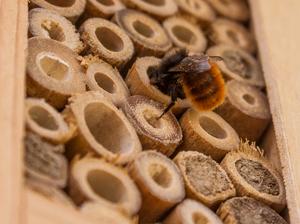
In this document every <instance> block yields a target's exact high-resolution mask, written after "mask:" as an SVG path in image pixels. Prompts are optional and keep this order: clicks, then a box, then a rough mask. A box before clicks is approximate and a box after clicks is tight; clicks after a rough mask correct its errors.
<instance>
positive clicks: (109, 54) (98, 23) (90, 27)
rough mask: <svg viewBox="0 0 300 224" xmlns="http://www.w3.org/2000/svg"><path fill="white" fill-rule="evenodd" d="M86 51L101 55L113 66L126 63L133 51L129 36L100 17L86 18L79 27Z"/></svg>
mask: <svg viewBox="0 0 300 224" xmlns="http://www.w3.org/2000/svg"><path fill="white" fill-rule="evenodd" d="M80 33H81V39H82V40H83V42H84V43H85V44H86V46H87V49H86V51H87V52H89V53H93V54H95V55H97V56H99V57H101V58H102V59H103V60H104V61H106V62H108V63H110V64H111V65H113V66H117V67H121V66H122V65H124V64H126V63H127V62H128V61H129V60H130V59H131V57H132V56H133V53H134V46H133V43H132V41H131V40H130V38H129V37H128V36H127V34H126V33H125V31H123V30H122V29H121V28H120V27H118V26H117V25H116V24H114V23H112V22H110V21H107V20H105V19H101V18H91V19H88V20H86V21H85V22H84V23H83V24H82V25H81V27H80Z"/></svg>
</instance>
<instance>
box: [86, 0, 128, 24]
mask: <svg viewBox="0 0 300 224" xmlns="http://www.w3.org/2000/svg"><path fill="white" fill-rule="evenodd" d="M124 8H125V6H124V4H123V3H122V1H121V0H87V2H86V8H85V11H84V18H86V19H87V18H93V17H100V18H105V19H110V18H111V17H112V16H113V15H114V14H115V13H116V12H117V11H119V10H122V9H124Z"/></svg>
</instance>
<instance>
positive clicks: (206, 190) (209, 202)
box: [174, 151, 236, 209]
mask: <svg viewBox="0 0 300 224" xmlns="http://www.w3.org/2000/svg"><path fill="white" fill-rule="evenodd" d="M174 162H175V163H176V165H177V166H178V167H179V170H180V172H181V174H182V176H183V180H184V183H185V191H186V194H187V197H188V198H192V199H195V200H197V201H200V202H202V203H203V204H205V205H206V206H207V207H209V208H211V209H216V208H217V206H218V205H219V204H220V203H221V202H222V201H225V200H226V199H228V198H230V197H233V196H235V194H236V191H235V189H234V186H233V184H232V182H231V180H230V179H229V177H228V176H227V174H226V172H225V170H223V168H222V167H221V166H220V165H219V164H218V163H217V162H215V161H214V160H213V159H212V158H210V157H208V156H206V155H204V154H202V153H199V152H195V151H186V152H180V153H179V154H178V155H177V156H176V157H175V158H174Z"/></svg>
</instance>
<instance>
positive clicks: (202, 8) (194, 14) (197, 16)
mask: <svg viewBox="0 0 300 224" xmlns="http://www.w3.org/2000/svg"><path fill="white" fill-rule="evenodd" d="M176 3H177V4H178V7H179V11H180V15H182V16H183V17H185V18H187V19H188V20H192V21H195V22H196V23H200V24H201V25H204V26H206V25H208V24H209V23H211V22H213V21H214V20H215V19H216V13H215V11H214V10H213V9H212V7H211V6H210V5H209V4H208V3H207V2H206V1H205V0H189V1H187V0H176Z"/></svg>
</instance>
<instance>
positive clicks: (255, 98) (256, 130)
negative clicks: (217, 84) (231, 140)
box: [215, 80, 271, 141]
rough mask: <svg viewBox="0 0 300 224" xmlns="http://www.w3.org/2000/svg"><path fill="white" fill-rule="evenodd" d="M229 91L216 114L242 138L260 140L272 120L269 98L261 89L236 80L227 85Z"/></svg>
mask: <svg viewBox="0 0 300 224" xmlns="http://www.w3.org/2000/svg"><path fill="white" fill-rule="evenodd" d="M227 91H228V93H227V98H226V100H225V102H224V103H223V104H222V105H221V106H220V107H218V108H217V109H216V110H215V111H216V113H218V114H219V115H220V116H222V117H223V119H224V120H226V121H227V122H228V123H229V124H230V125H231V126H232V127H233V128H234V129H235V130H236V132H237V133H238V134H239V136H240V137H241V138H245V139H248V140H250V141H256V140H259V138H260V137H261V135H262V134H263V132H264V130H265V129H266V127H267V126H268V124H269V122H270V119H271V113H270V110H269V104H268V100H267V97H266V96H265V95H264V94H263V93H262V92H261V91H260V90H259V89H257V88H255V87H253V86H250V85H247V84H244V83H241V82H238V81H234V80H232V81H229V82H228V83H227Z"/></svg>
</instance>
